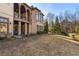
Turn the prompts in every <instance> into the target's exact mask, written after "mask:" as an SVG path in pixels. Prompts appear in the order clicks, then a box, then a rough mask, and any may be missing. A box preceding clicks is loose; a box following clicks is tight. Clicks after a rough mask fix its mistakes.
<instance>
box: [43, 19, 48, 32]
mask: <svg viewBox="0 0 79 59" xmlns="http://www.w3.org/2000/svg"><path fill="white" fill-rule="evenodd" d="M44 31H45V33H48V21H47V20H46V22H45V26H44Z"/></svg>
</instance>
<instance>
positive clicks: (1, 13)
mask: <svg viewBox="0 0 79 59" xmlns="http://www.w3.org/2000/svg"><path fill="white" fill-rule="evenodd" d="M37 13H39V16H40V19H41V21H40V22H38V21H37V18H36V17H37V16H36V15H37ZM43 16H44V15H43V13H42V12H41V11H39V9H37V8H34V9H33V8H32V7H30V6H28V5H27V4H26V3H1V4H0V33H6V34H11V35H12V36H13V35H30V34H36V33H37V32H38V31H43V28H44V27H43V26H44V24H43V22H42V21H43ZM39 26H40V29H38V27H39Z"/></svg>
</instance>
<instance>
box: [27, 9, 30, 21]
mask: <svg viewBox="0 0 79 59" xmlns="http://www.w3.org/2000/svg"><path fill="white" fill-rule="evenodd" d="M27 19H28V21H29V20H30V11H29V10H27Z"/></svg>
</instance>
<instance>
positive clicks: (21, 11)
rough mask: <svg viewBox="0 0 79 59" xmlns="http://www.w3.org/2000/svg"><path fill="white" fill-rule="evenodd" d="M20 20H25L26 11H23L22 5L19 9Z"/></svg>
mask: <svg viewBox="0 0 79 59" xmlns="http://www.w3.org/2000/svg"><path fill="white" fill-rule="evenodd" d="M20 18H21V19H26V9H25V6H23V5H21V7H20Z"/></svg>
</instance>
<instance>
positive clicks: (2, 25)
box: [0, 18, 7, 33]
mask: <svg viewBox="0 0 79 59" xmlns="http://www.w3.org/2000/svg"><path fill="white" fill-rule="evenodd" d="M0 33H7V19H5V18H0Z"/></svg>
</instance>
